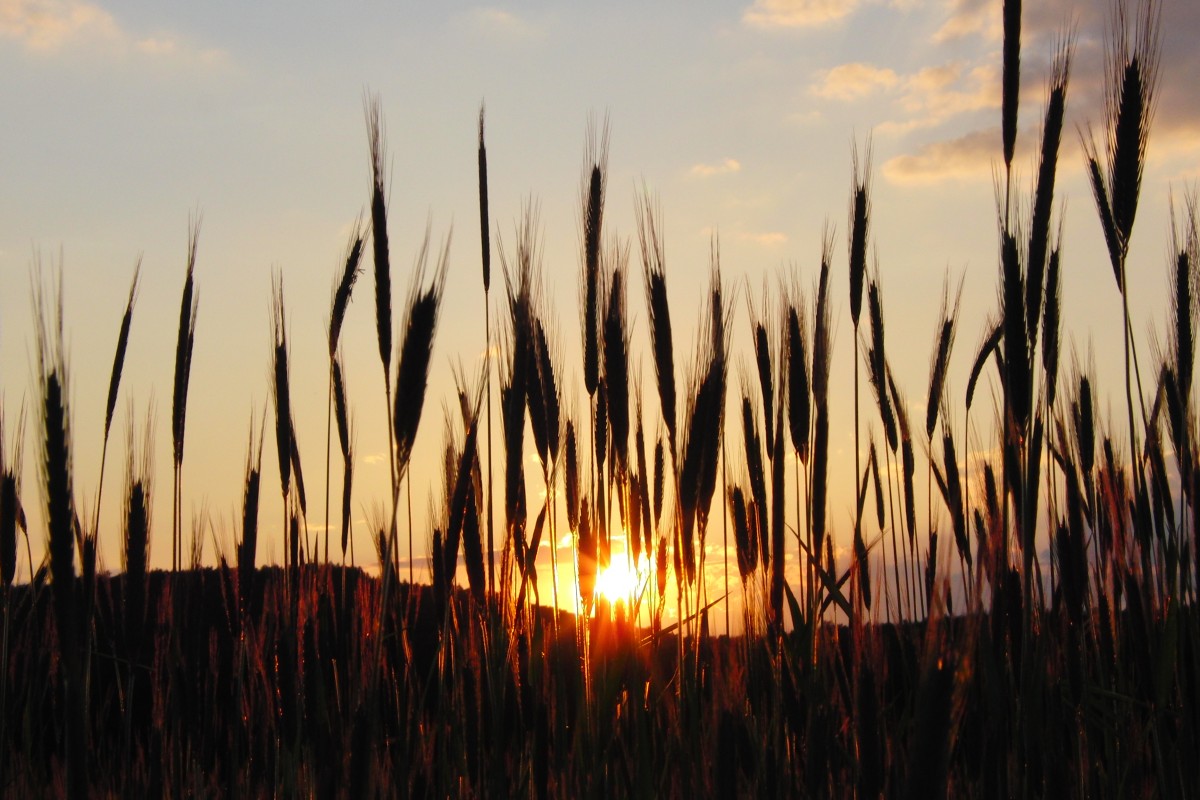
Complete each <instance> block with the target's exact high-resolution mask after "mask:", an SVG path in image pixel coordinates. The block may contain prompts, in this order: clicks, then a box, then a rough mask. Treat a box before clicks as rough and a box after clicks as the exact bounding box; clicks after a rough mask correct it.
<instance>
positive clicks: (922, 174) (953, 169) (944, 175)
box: [883, 128, 1000, 184]
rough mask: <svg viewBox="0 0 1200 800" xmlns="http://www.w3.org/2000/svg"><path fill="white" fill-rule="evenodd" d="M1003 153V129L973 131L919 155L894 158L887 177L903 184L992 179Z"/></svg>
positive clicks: (885, 167)
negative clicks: (1001, 142)
mask: <svg viewBox="0 0 1200 800" xmlns="http://www.w3.org/2000/svg"><path fill="white" fill-rule="evenodd" d="M999 153H1000V129H999V128H989V129H987V130H978V131H971V132H970V133H968V134H966V135H964V136H960V137H958V138H957V139H951V140H949V141H941V142H932V143H931V144H927V145H925V146H924V147H922V148H921V149H919V150H918V151H917V152H916V153H912V154H907V155H901V156H896V157H895V158H892V159H890V160H889V161H887V163H885V164H884V165H883V176H884V177H885V178H887V179H888V180H889V181H892V182H893V183H902V184H922V183H924V184H928V183H937V182H939V181H943V180H948V179H957V180H974V179H979V178H990V177H991V174H992V168H993V164H994V163H995V162H996V160H997V158H998V155H999Z"/></svg>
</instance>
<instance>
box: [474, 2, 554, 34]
mask: <svg viewBox="0 0 1200 800" xmlns="http://www.w3.org/2000/svg"><path fill="white" fill-rule="evenodd" d="M465 19H466V21H467V23H468V24H469V25H470V27H471V28H472V29H473V30H474V31H475V33H478V34H480V35H483V36H487V37H502V38H505V39H526V40H528V39H541V38H542V37H544V36H545V34H546V28H545V26H544V25H540V24H537V23H535V22H533V21H531V20H528V19H526V18H524V17H521V16H518V15H517V14H514V13H513V12H511V11H507V10H505V9H503V8H496V7H494V6H486V7H479V8H473V9H471V10H470V11H468V12H467V13H466V16H465Z"/></svg>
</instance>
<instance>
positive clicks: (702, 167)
mask: <svg viewBox="0 0 1200 800" xmlns="http://www.w3.org/2000/svg"><path fill="white" fill-rule="evenodd" d="M741 170H742V164H741V162H740V161H738V160H737V159H736V158H727V159H725V160H724V161H721V162H719V163H717V164H696V165H695V166H693V167H692V168H691V170H689V171H690V172H691V174H692V175H695V176H697V177H700V178H711V177H713V176H714V175H731V174H733V173H735V172H741Z"/></svg>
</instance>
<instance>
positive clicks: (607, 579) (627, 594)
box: [596, 554, 640, 603]
mask: <svg viewBox="0 0 1200 800" xmlns="http://www.w3.org/2000/svg"><path fill="white" fill-rule="evenodd" d="M639 581H640V578H639V576H638V573H637V571H636V570H632V569H630V567H629V561H628V559H626V558H625V557H624V556H618V555H616V554H614V555H613V559H612V561H611V562H610V563H609V565H608V566H607V567H605V568H604V569H602V570H600V572H599V573H598V574H597V575H596V594H598V595H602V596H603V597H604V598H605V599H606V600H608V601H609V602H610V603H616V602H617V601H618V600H623V601H625V602H626V603H628V602H629V600H630V598H632V597H634V595H636V594H637V591H638V584H639Z"/></svg>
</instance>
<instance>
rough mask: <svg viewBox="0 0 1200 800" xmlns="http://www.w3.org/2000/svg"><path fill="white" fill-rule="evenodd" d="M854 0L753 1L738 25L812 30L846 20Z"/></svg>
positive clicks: (855, 2) (855, 5)
mask: <svg viewBox="0 0 1200 800" xmlns="http://www.w3.org/2000/svg"><path fill="white" fill-rule="evenodd" d="M857 7H858V0H755V1H754V4H753V5H752V6H750V8H748V9H746V11H745V12H743V14H742V21H743V22H744V23H746V24H747V25H750V26H752V27H755V28H816V27H820V26H822V25H828V24H830V23H833V22H837V21H838V20H840V19H842V18H843V17H846V16H849V15H850V14H851V13H852V12H853V11H854V10H855V9H856V8H857Z"/></svg>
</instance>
